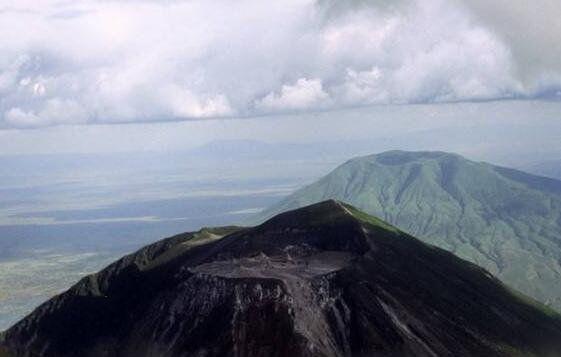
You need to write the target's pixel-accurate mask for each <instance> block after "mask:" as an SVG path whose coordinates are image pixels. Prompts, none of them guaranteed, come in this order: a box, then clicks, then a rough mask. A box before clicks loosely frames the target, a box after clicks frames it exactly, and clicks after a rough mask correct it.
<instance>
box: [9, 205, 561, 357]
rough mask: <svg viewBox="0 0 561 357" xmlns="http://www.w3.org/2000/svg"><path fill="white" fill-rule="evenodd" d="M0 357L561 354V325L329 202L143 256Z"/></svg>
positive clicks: (38, 319) (485, 278)
mask: <svg viewBox="0 0 561 357" xmlns="http://www.w3.org/2000/svg"><path fill="white" fill-rule="evenodd" d="M3 355H6V356H61V357H64V356H141V357H142V356H267V357H268V356H372V355H376V356H378V355H379V356H518V355H537V356H561V320H560V318H559V316H558V315H556V314H555V313H553V312H551V311H548V310H546V309H545V308H543V307H541V306H539V305H535V304H533V303H531V302H530V301H529V300H527V299H524V298H523V297H521V296H520V295H518V294H516V293H513V292H512V291H509V290H508V289H507V288H506V287H505V286H503V285H502V284H501V283H500V282H499V281H497V280H496V279H494V278H493V277H492V276H491V275H490V274H489V273H487V272H486V271H484V270H483V269H481V268H479V267H477V266H475V265H473V264H471V263H468V262H466V261H463V260H461V259H458V258H457V257H455V256H454V255H452V254H450V253H447V252H445V251H443V250H440V249H438V248H435V247H432V246H429V245H426V244H424V243H421V242H420V241H418V240H416V239H415V238H413V237H411V236H409V235H407V234H405V233H403V232H401V231H399V230H398V229H396V228H394V227H392V226H390V225H388V224H386V223H384V222H382V221H380V220H378V219H376V218H374V217H371V216H368V215H366V214H364V213H362V212H359V211H357V210H355V209H354V208H352V207H350V206H346V205H343V204H341V203H338V202H335V201H327V202H323V203H320V204H316V205H313V206H309V207H306V208H302V209H299V210H296V211H292V212H288V213H284V214H281V215H279V216H276V217H275V218H273V219H271V220H269V221H267V222H266V223H264V224H262V225H260V226H258V227H255V228H243V229H242V228H217V229H205V230H202V231H200V232H197V233H188V234H184V235H180V236H177V237H173V238H169V239H167V240H163V241H161V242H159V243H156V244H154V245H151V246H148V247H146V248H144V249H142V250H140V251H139V252H137V253H135V254H133V255H130V256H127V257H125V258H123V259H121V260H119V261H118V262H116V263H114V264H112V265H110V266H109V267H107V268H106V269H104V270H103V271H101V272H100V273H98V274H95V275H92V276H88V277H86V278H84V279H82V280H81V281H80V282H79V283H78V284H76V285H75V286H74V287H72V288H71V289H70V290H68V291H67V292H65V293H63V294H61V295H59V296H56V297H54V298H53V299H51V300H50V301H48V302H46V303H45V304H43V305H41V306H40V307H39V308H37V309H36V310H35V311H34V312H33V313H32V314H30V315H29V316H27V317H26V318H25V319H23V320H22V321H21V322H19V323H17V324H16V325H15V326H13V327H12V328H10V329H9V330H7V331H6V332H5V333H4V334H3V336H2V341H1V343H0V356H3Z"/></svg>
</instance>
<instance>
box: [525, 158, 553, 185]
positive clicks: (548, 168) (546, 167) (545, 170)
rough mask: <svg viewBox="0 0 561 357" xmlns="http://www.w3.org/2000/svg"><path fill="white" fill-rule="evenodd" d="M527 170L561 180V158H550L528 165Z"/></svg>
mask: <svg viewBox="0 0 561 357" xmlns="http://www.w3.org/2000/svg"><path fill="white" fill-rule="evenodd" d="M526 171H528V172H532V173H535V174H537V175H542V176H547V177H551V178H555V179H558V180H561V160H550V161H544V162H539V163H535V164H532V165H528V166H527V168H526Z"/></svg>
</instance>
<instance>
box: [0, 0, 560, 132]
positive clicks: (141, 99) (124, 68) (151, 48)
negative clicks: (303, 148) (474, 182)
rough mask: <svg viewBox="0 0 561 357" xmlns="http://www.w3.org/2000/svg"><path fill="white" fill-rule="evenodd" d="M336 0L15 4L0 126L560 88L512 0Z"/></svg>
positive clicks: (2, 19) (482, 96)
mask: <svg viewBox="0 0 561 357" xmlns="http://www.w3.org/2000/svg"><path fill="white" fill-rule="evenodd" d="M547 1H548V0H544V2H547ZM515 3H516V2H515ZM548 3H549V2H548ZM550 3H551V4H550V6H551V9H549V10H551V12H552V13H553V12H554V11H557V10H558V6H556V5H555V4H554V3H553V2H550ZM341 4H342V3H341V2H335V1H332V0H320V1H315V0H286V1H283V2H272V3H271V2H263V1H258V0H238V1H229V0H215V1H212V2H209V1H203V0H191V1H143V2H131V1H94V0H81V1H76V2H62V3H61V2H60V1H58V0H50V1H48V0H47V1H42V2H36V1H31V0H21V1H18V7H17V8H15V7H9V9H10V11H3V12H2V11H0V126H4V127H41V126H50V125H57V124H68V123H102V122H130V121H157V120H169V119H193V118H197V119H200V118H209V117H238V116H253V115H267V114H273V113H283V112H294V111H308V110H329V109H337V108H342V107H352V106H362V105H369V104H380V103H427V102H436V103H438V102H450V101H473V100H493V99H504V98H512V97H535V96H539V95H541V94H543V92H544V91H553V92H556V90H557V88H559V87H560V84H561V68H560V66H559V64H558V61H555V60H554V58H555V55H556V53H557V52H556V51H558V47H557V46H554V45H553V44H552V41H553V38H554V36H555V33H554V32H555V31H557V30H558V28H559V26H558V25H556V24H555V26H557V27H555V26H554V25H553V22H551V24H552V26H551V28H552V30H551V31H552V32H548V29H547V28H545V25H544V28H543V29H542V30H543V31H542V30H539V31H538V30H536V31H534V32H532V31H533V30H532V31H530V32H528V34H527V36H526V37H524V36H518V35H516V34H517V32H515V31H514V30H513V29H519V31H522V27H521V25H519V23H518V22H517V20H518V19H519V17H517V14H519V13H522V14H524V16H526V13H527V12H528V11H529V10H532V9H533V10H535V11H534V12H533V13H532V12H530V13H531V14H533V15H527V16H529V17H528V19H530V18H531V16H534V17H533V18H531V19H533V20H532V21H538V20H539V19H537V18H536V16H538V15H539V14H540V13H541V11H545V8H543V7H540V9H542V10H540V9H538V10H536V9H534V8H532V7H531V6H530V5H524V4H523V3H522V2H521V1H520V2H519V3H518V4H517V5H516V6H513V9H512V13H510V15H509V14H508V13H504V14H502V13H501V12H500V10H501V9H503V8H508V7H509V6H511V4H512V2H508V3H507V2H506V1H498V2H496V3H493V5H489V6H487V5H483V2H480V3H479V1H473V2H470V4H467V1H466V4H463V3H461V2H460V0H458V1H457V2H450V1H445V0H402V1H399V2H390V1H385V0H384V1H367V0H355V1H349V2H347V3H344V4H342V5H341ZM528 6H530V7H528ZM23 13H25V15H23ZM499 15H500V16H499ZM501 16H503V17H501ZM24 17H25V19H24ZM525 19H526V17H525ZM552 19H553V17H552ZM551 21H553V20H551ZM545 24H547V22H545ZM513 31H514V32H513ZM511 33H513V35H508V34H511ZM509 36H510V37H509ZM548 36H549V37H548ZM529 42H531V43H529ZM542 46H543V47H545V46H547V47H549V48H548V49H544V51H546V53H544V56H543V58H540V59H539V60H537V59H536V57H539V56H536V55H535V53H536V52H539V49H541V47H542ZM548 51H549V52H548ZM557 58H559V56H557Z"/></svg>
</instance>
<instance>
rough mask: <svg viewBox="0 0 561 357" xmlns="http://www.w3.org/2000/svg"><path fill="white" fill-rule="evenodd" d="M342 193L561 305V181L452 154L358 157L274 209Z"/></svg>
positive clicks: (345, 199)
mask: <svg viewBox="0 0 561 357" xmlns="http://www.w3.org/2000/svg"><path fill="white" fill-rule="evenodd" d="M327 199H336V200H340V201H343V202H347V203H349V204H352V205H353V206H355V207H357V208H359V209H360V210H363V211H364V212H366V213H368V214H371V215H374V216H376V217H380V218H382V219H384V220H385V221H387V222H389V223H391V224H393V225H396V226H397V227H400V228H401V229H403V230H405V231H406V232H407V233H409V234H412V235H414V236H415V237H418V238H420V239H422V240H423V241H425V242H427V243H429V244H434V245H436V246H438V247H440V248H444V249H446V250H449V251H451V252H453V253H454V254H456V255H458V256H459V257H461V258H464V259H467V260H469V261H471V262H473V263H475V264H477V265H480V266H482V267H484V268H485V269H487V270H489V271H490V272H491V273H493V274H494V275H496V276H497V277H499V278H500V279H501V280H502V281H504V282H506V283H507V284H509V285H510V286H512V287H513V288H515V289H517V290H520V291H522V292H524V293H525V294H527V295H530V296H532V297H533V298H535V299H537V300H539V301H541V302H543V303H545V304H547V305H549V306H551V307H554V308H556V309H557V310H558V311H561V283H559V282H560V281H561V181H558V180H554V179H550V178H546V177H540V176H535V175H531V174H527V173H524V172H521V171H517V170H513V169H508V168H504V167H498V166H494V165H490V164H487V163H482V162H474V161H470V160H467V159H465V158H463V157H461V156H459V155H455V154H450V153H445V152H407V151H389V152H385V153H381V154H377V155H370V156H365V157H358V158H355V159H352V160H350V161H348V162H346V163H344V164H343V165H341V166H339V167H338V168H336V169H335V170H333V171H332V172H331V173H329V174H328V175H326V176H325V177H323V178H321V179H320V180H318V181H316V182H315V183H313V184H311V185H309V186H307V187H304V188H302V189H301V190H298V191H296V192H295V193H294V194H292V195H290V196H289V197H288V198H286V199H285V200H283V201H282V202H280V203H279V204H277V205H275V206H273V207H271V208H270V209H268V210H266V211H265V212H264V213H263V214H262V215H261V216H260V217H259V219H256V221H262V220H264V219H267V218H268V217H272V216H274V215H276V214H279V213H281V212H285V211H289V210H293V209H296V208H299V207H304V206H307V205H310V204H313V203H315V202H321V201H324V200H327Z"/></svg>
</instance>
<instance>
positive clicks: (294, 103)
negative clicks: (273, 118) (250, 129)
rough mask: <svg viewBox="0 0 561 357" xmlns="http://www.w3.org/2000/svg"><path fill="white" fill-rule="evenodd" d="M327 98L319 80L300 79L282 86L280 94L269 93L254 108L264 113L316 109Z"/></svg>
mask: <svg viewBox="0 0 561 357" xmlns="http://www.w3.org/2000/svg"><path fill="white" fill-rule="evenodd" d="M327 98H328V94H327V93H326V92H325V91H324V90H323V86H322V84H321V80H320V79H306V78H300V79H298V80H297V81H296V83H294V84H293V85H288V84H284V85H283V86H282V88H281V90H280V93H274V92H272V93H269V94H268V95H267V96H266V97H264V98H263V99H261V100H259V101H257V103H256V106H257V108H258V109H262V110H265V111H271V110H272V111H287V110H288V111H290V110H302V109H309V108H314V107H318V106H320V105H321V104H322V102H324V101H325V100H326V99H327Z"/></svg>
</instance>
